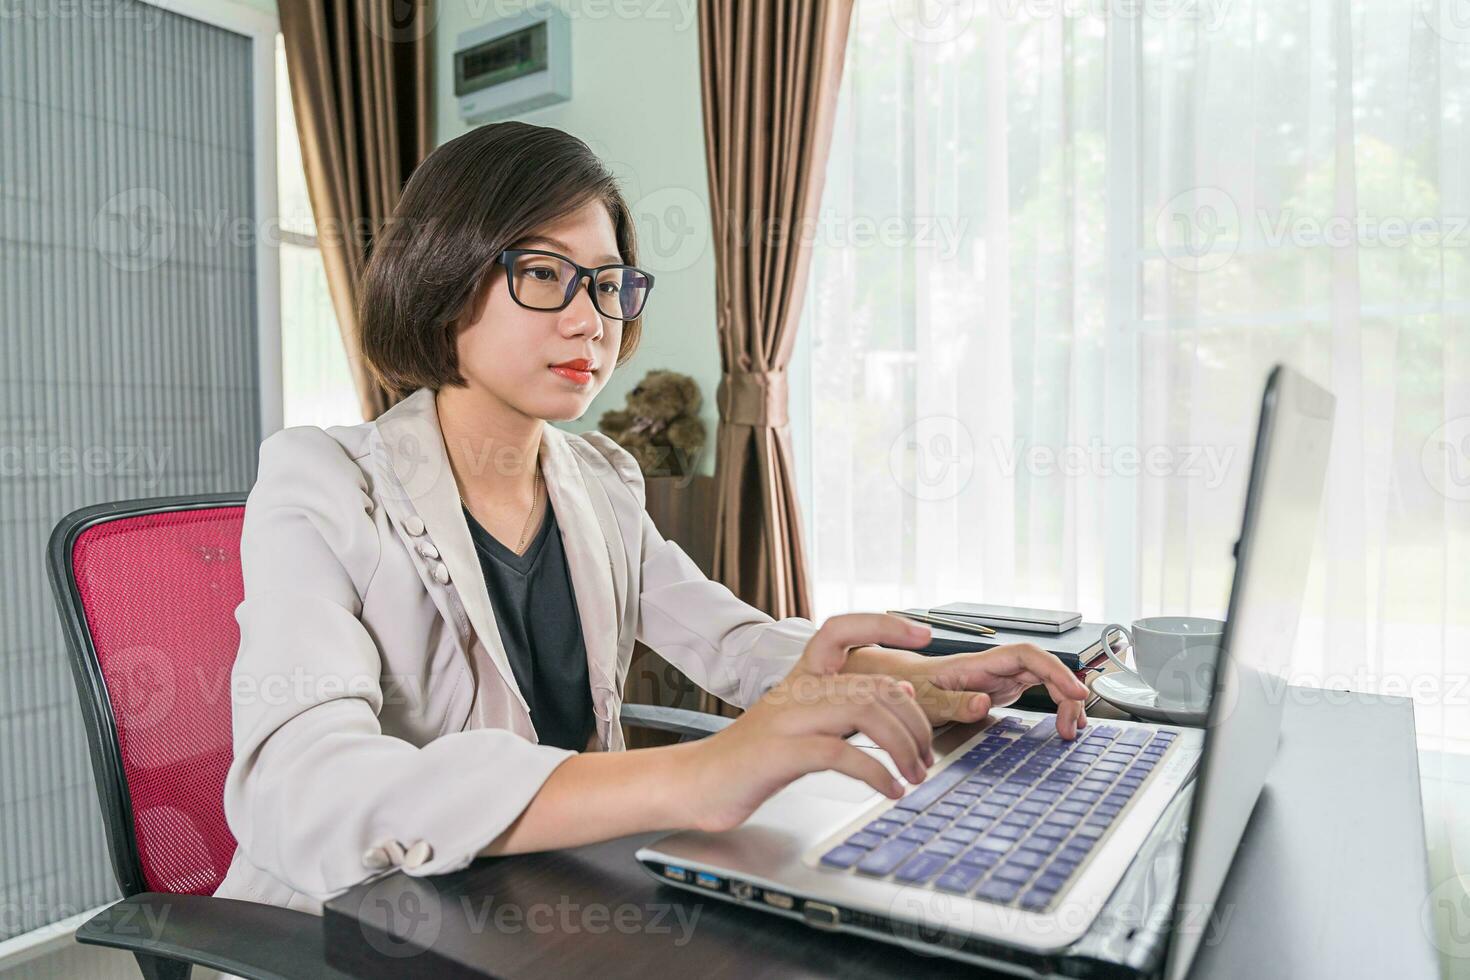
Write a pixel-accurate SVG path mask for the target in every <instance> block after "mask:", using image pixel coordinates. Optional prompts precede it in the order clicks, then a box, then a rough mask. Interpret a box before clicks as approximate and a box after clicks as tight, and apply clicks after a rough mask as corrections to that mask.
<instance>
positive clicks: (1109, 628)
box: [1102, 623, 1143, 680]
mask: <svg viewBox="0 0 1470 980" xmlns="http://www.w3.org/2000/svg"><path fill="white" fill-rule="evenodd" d="M1114 630H1117V631H1118V632H1119V633H1122V634H1123V635H1124V636H1126V637H1127V638H1128V646H1129V647H1132V646H1133V634H1132V633H1130V632H1128V627H1126V626H1122V625H1120V624H1118V623H1109V624H1108V625H1106V626H1104V627H1103V631H1102V648H1103V653H1105V654H1107V658H1108V659H1109V660H1111V661H1112V662H1113V663H1114V664H1115V665H1117V666H1118V667H1120V668H1121V669H1123V670H1126V671H1127V672H1128V673H1130V674H1132V675H1133V676H1134V677H1137V678H1138V679H1139V680H1143V678H1142V677H1141V676H1139V673H1138V671H1136V670H1134V669H1133V668H1132V667H1130V666H1128V665H1127V664H1125V663H1124V662H1123V660H1122V658H1120V657H1119V656H1117V654H1115V653H1113V645H1112V644H1111V643H1109V642H1108V637H1109V636H1111V635H1112V634H1113V631H1114Z"/></svg>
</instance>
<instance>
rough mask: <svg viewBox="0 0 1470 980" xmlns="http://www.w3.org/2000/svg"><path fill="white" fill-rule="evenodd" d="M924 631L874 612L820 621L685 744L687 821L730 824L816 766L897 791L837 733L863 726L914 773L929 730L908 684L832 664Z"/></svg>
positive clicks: (898, 786) (926, 757)
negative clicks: (766, 676)
mask: <svg viewBox="0 0 1470 980" xmlns="http://www.w3.org/2000/svg"><path fill="white" fill-rule="evenodd" d="M928 639H929V628H928V627H927V626H924V625H923V624H921V623H912V622H909V621H908V620H905V619H902V618H901V617H898V616H892V615H887V614H883V613H851V614H847V615H842V616H833V617H831V618H830V619H828V620H827V621H826V622H824V623H823V624H822V626H821V628H820V629H818V630H817V632H816V634H815V635H813V636H812V638H811V640H810V641H809V642H808V643H807V646H806V649H805V651H803V653H802V656H801V659H800V660H798V661H797V663H796V666H795V667H793V668H792V670H791V673H789V674H787V675H786V677H785V678H783V679H782V680H781V681H780V683H778V684H776V685H775V686H774V687H772V688H771V689H770V690H769V691H767V692H766V694H765V696H764V697H762V698H761V699H760V700H759V701H757V702H756V703H755V704H754V705H752V706H751V707H750V708H749V709H748V710H746V712H745V713H744V714H743V715H741V716H740V717H739V718H738V719H736V720H735V721H734V722H733V723H732V724H731V725H730V726H729V727H728V728H726V729H725V730H724V731H722V732H719V733H718V734H715V735H712V736H710V737H708V738H706V739H703V740H701V741H699V742H694V743H690V745H689V746H688V747H687V748H688V750H689V751H688V753H687V759H688V761H689V767H688V770H687V772H688V776H687V778H686V779H685V780H684V781H683V782H684V786H685V789H686V792H685V794H684V799H686V800H687V801H688V805H689V808H690V812H689V814H688V824H689V825H690V826H693V827H695V828H697V829H699V830H711V831H717V830H728V829H730V828H732V827H737V826H739V825H740V824H741V823H743V822H744V821H745V819H746V818H747V817H749V816H750V814H751V813H753V812H754V811H755V809H756V808H757V807H758V806H760V805H761V804H762V803H764V802H765V801H766V799H767V798H768V797H770V796H771V795H772V794H773V793H775V792H776V791H777V790H779V789H781V788H782V787H784V786H785V785H786V784H787V783H790V782H791V781H792V780H794V779H797V778H798V777H800V776H804V775H806V774H807V773H809V772H819V771H822V770H825V769H832V770H835V771H837V772H841V773H845V774H847V775H849V776H852V777H853V778H854V779H860V780H862V781H863V782H865V783H867V784H868V785H869V786H871V787H873V788H874V789H875V790H877V791H878V792H880V793H883V794H884V795H885V796H888V797H890V798H892V799H898V798H900V797H902V796H903V795H904V792H905V789H904V787H903V785H902V783H900V782H899V781H898V780H896V779H894V778H893V776H892V775H891V774H890V773H889V771H888V769H887V767H885V766H884V765H883V763H881V762H879V761H878V760H877V759H875V758H874V757H873V756H871V755H869V754H868V753H866V752H864V751H862V750H861V749H859V748H856V747H855V746H853V745H850V744H848V742H847V741H846V737H847V736H848V735H850V734H851V733H853V732H854V731H859V732H862V733H863V734H865V735H867V736H868V737H869V738H871V739H872V740H873V741H874V742H875V743H876V744H877V745H878V746H879V747H880V748H882V749H883V750H885V751H886V752H887V753H888V754H889V756H890V757H891V758H892V759H893V762H894V764H895V765H896V766H897V767H898V770H899V772H900V773H902V774H903V776H904V778H905V779H907V780H908V781H909V782H910V783H918V782H921V781H922V780H923V779H924V777H925V775H926V772H927V770H928V767H929V766H931V765H932V764H933V762H934V754H933V749H932V746H931V744H930V743H931V740H932V736H933V730H932V729H931V728H930V726H929V721H928V719H927V718H926V717H925V715H924V711H923V709H922V708H920V707H919V705H918V703H917V702H916V701H915V700H914V689H913V686H912V685H911V684H909V683H908V682H907V681H899V680H895V679H893V678H892V677H888V676H886V675H879V674H843V673H839V671H840V670H841V669H842V665H843V663H844V662H845V661H846V659H847V654H848V651H849V650H851V649H853V648H855V647H861V646H868V645H872V644H878V645H882V646H887V647H921V646H923V645H924V644H925V643H926V642H928Z"/></svg>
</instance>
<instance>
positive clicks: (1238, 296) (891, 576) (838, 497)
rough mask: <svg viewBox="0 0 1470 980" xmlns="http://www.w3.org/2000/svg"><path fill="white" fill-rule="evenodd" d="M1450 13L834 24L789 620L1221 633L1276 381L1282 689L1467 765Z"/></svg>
mask: <svg viewBox="0 0 1470 980" xmlns="http://www.w3.org/2000/svg"><path fill="white" fill-rule="evenodd" d="M1450 3H1451V4H1452V3H1453V0H1450ZM1115 8H1116V9H1115ZM1453 13H1454V11H1453V10H1444V11H1441V10H1440V9H1439V8H1438V7H1437V6H1435V5H1434V4H1432V3H1421V2H1410V0H1352V2H1351V3H1350V2H1348V0H1295V2H1292V3H1282V2H1279V0H1218V2H1211V0H1198V2H1190V3H1187V4H1186V3H1184V2H1183V0H1179V2H1174V3H1169V2H1164V0H1159V2H1157V3H1144V2H1139V3H1136V4H1134V3H1117V4H1112V5H1111V6H1110V5H1108V4H1106V3H1103V2H1092V3H1088V2H1083V0H1077V2H1074V3H1063V2H1060V0H1056V2H1051V0H1046V2H1043V0H990V2H964V0H951V2H936V0H922V2H917V3H916V2H915V0H859V2H858V6H857V11H856V14H855V21H854V24H853V30H852V34H851V40H850V49H849V52H848V60H847V63H846V68H845V72H844V81H843V85H844V89H843V92H842V97H841V106H840V110H839V117H838V122H837V131H836V134H835V140H834V146H833V150H832V157H831V165H830V169H829V174H828V181H827V186H826V191H825V198H824V204H823V222H822V224H821V225H820V226H819V227H818V228H817V229H815V235H816V238H817V243H816V253H815V256H814V259H813V265H812V279H811V286H810V292H809V296H808V301H807V303H808V305H807V308H806V311H805V320H806V322H805V323H804V324H803V330H805V331H809V332H810V333H809V337H808V343H809V345H810V351H809V356H808V358H807V361H806V365H807V368H806V369H807V370H809V372H810V377H809V384H810V398H811V426H812V427H811V433H812V435H811V439H810V443H811V449H810V454H811V455H810V466H811V492H810V497H809V499H808V500H807V501H806V502H805V504H806V507H807V513H808V515H809V520H808V524H809V528H810V534H811V552H810V557H811V561H812V572H813V581H814V583H815V586H816V596H817V605H818V608H817V610H816V611H817V614H818V616H827V615H831V614H833V613H837V612H843V611H847V610H854V609H875V608H880V609H881V608H890V607H893V606H895V605H898V604H901V603H902V604H926V605H931V604H938V603H942V602H946V601H950V600H955V599H962V598H969V599H977V600H983V601H989V602H1014V603H1024V604H1033V605H1043V606H1051V607H1067V608H1076V609H1079V610H1081V611H1082V612H1083V613H1084V614H1085V615H1086V616H1087V617H1088V618H1090V619H1102V618H1110V619H1122V620H1125V621H1126V620H1128V619H1131V618H1133V617H1136V616H1140V615H1149V614H1157V613H1175V614H1184V613H1193V614H1200V615H1223V613H1224V606H1225V602H1226V600H1227V598H1228V589H1229V576H1230V573H1231V569H1232V563H1231V557H1230V548H1231V545H1232V543H1233V540H1234V536H1235V532H1236V530H1237V529H1238V526H1239V520H1240V509H1241V505H1242V501H1243V495H1244V486H1245V478H1246V473H1247V469H1248V466H1249V456H1250V447H1251V440H1252V438H1253V435H1254V425H1255V421H1256V415H1257V410H1258V401H1259V395H1260V391H1261V387H1262V383H1263V381H1264V379H1265V376H1266V373H1267V370H1268V369H1269V367H1270V365H1271V364H1272V363H1274V362H1276V361H1284V362H1286V363H1288V364H1291V365H1293V366H1295V367H1296V368H1298V369H1299V370H1301V371H1303V372H1305V373H1306V374H1307V375H1309V376H1311V377H1312V378H1314V379H1315V380H1317V381H1318V382H1319V383H1322V384H1324V385H1326V386H1328V387H1329V388H1331V389H1332V390H1333V391H1334V392H1335V393H1336V395H1337V398H1338V418H1337V431H1336V438H1335V442H1334V446H1333V458H1332V464H1331V473H1330V486H1329V488H1328V495H1327V499H1326V508H1325V519H1324V522H1323V527H1322V532H1321V537H1320V542H1319V547H1318V549H1317V562H1316V565H1315V567H1314V570H1313V573H1312V580H1311V584H1310V587H1309V591H1310V597H1309V608H1308V610H1307V612H1306V620H1305V623H1304V626H1303V629H1302V631H1301V636H1300V638H1299V640H1298V644H1297V649H1296V651H1295V656H1294V674H1295V676H1294V679H1295V680H1296V681H1297V683H1300V684H1305V685H1309V686H1320V687H1324V688H1329V689H1337V690H1342V689H1351V690H1363V691H1382V692H1385V693H1398V694H1405V695H1412V696H1413V697H1414V698H1415V699H1416V705H1417V709H1416V710H1417V720H1418V726H1419V732H1420V739H1421V746H1422V747H1424V748H1426V749H1446V750H1449V753H1448V755H1447V756H1441V755H1440V754H1439V753H1438V752H1435V753H1434V754H1433V755H1432V756H1426V759H1431V758H1432V759H1433V760H1435V764H1436V765H1438V764H1441V763H1440V762H1439V760H1441V759H1442V758H1449V759H1450V763H1451V764H1452V763H1453V762H1454V760H1455V759H1456V758H1463V755H1457V753H1458V754H1463V753H1466V752H1470V690H1467V685H1466V677H1467V675H1470V329H1467V328H1470V263H1467V256H1470V224H1467V216H1470V169H1467V167H1466V164H1465V161H1466V160H1467V159H1470V153H1467V150H1470V145H1467V142H1470V140H1467V126H1470V123H1467V120H1466V109H1467V102H1470V86H1467V83H1470V27H1461V26H1460V25H1459V20H1457V19H1456V18H1455V17H1454V16H1453Z"/></svg>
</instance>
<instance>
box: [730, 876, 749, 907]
mask: <svg viewBox="0 0 1470 980" xmlns="http://www.w3.org/2000/svg"><path fill="white" fill-rule="evenodd" d="M730 894H731V895H734V896H735V897H736V898H738V899H740V900H741V901H742V902H748V901H750V900H751V899H752V898H754V897H755V886H754V885H752V884H751V883H750V882H748V881H732V882H730Z"/></svg>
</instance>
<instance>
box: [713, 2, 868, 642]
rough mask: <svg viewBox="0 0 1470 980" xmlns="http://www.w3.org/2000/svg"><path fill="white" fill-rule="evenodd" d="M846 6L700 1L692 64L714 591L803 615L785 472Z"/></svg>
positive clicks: (798, 539)
mask: <svg viewBox="0 0 1470 980" xmlns="http://www.w3.org/2000/svg"><path fill="white" fill-rule="evenodd" d="M852 6H853V0H803V2H801V3H791V2H789V0H704V2H702V3H700V5H699V50H700V67H701V73H702V82H703V95H704V136H705V155H706V157H707V160H708V165H709V183H710V215H711V219H712V223H713V231H714V243H715V268H716V273H715V276H716V278H715V299H716V309H717V328H718V330H719V337H720V363H721V368H722V371H723V376H722V378H721V380H720V385H719V391H718V398H717V400H718V405H719V412H720V422H719V431H718V433H717V434H716V440H715V445H716V456H715V480H716V482H717V484H718V489H717V495H718V497H717V501H718V502H717V504H716V514H717V518H716V528H715V546H714V570H715V577H716V578H717V579H718V580H719V581H721V582H723V583H724V584H725V585H726V586H728V587H729V588H730V590H731V591H732V592H734V593H735V594H736V595H738V596H739V597H740V598H741V599H743V600H745V601H746V602H748V603H750V604H751V605H753V606H756V607H758V608H760V609H763V610H765V611H766V612H767V613H769V614H770V615H771V616H773V617H775V618H777V619H781V618H784V617H787V616H808V617H810V616H811V615H812V604H811V592H810V588H809V586H808V583H807V575H806V559H805V555H804V554H803V549H802V532H801V514H800V511H799V509H798V505H797V500H796V486H795V480H794V475H793V471H792V452H791V428H790V425H789V424H788V420H787V384H786V377H787V375H786V366H787V365H788V364H789V363H790V361H791V349H792V345H793V344H794V343H795V340H796V327H797V319H798V317H799V316H800V313H801V303H802V295H803V293H804V292H805V288H806V277H807V268H808V265H809V259H810V254H811V241H810V235H809V234H807V230H808V229H810V228H812V227H814V226H815V221H816V216H817V210H818V208H819V207H820V205H821V199H822V185H823V181H824V178H825V175H826V167H827V153H828V150H829V148H830V145H831V137H832V125H833V117H834V116H835V114H836V109H837V89H838V86H839V83H840V82H841V77H842V59H843V55H844V53H845V50H846V45H847V32H848V25H849V23H850V21H851V19H852Z"/></svg>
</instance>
